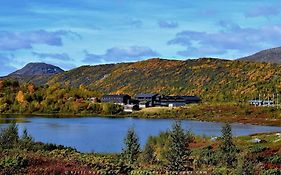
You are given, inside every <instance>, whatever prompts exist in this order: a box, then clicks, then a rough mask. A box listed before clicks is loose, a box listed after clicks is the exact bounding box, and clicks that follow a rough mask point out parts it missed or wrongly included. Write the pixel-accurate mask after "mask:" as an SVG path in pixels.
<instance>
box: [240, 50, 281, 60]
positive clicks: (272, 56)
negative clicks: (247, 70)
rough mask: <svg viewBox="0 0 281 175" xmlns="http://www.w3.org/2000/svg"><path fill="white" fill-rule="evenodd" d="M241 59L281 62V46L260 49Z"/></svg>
mask: <svg viewBox="0 0 281 175" xmlns="http://www.w3.org/2000/svg"><path fill="white" fill-rule="evenodd" d="M239 60H245V61H255V62H269V63H279V64H280V63H281V47H277V48H272V49H267V50H263V51H260V52H258V53H255V54H253V55H250V56H247V57H243V58H240V59H239Z"/></svg>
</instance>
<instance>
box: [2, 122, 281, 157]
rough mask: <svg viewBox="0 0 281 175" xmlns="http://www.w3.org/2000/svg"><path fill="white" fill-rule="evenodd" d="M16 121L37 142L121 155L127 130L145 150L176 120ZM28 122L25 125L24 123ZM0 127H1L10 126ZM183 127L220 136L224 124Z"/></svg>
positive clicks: (243, 131)
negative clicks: (134, 133) (146, 146)
mask: <svg viewBox="0 0 281 175" xmlns="http://www.w3.org/2000/svg"><path fill="white" fill-rule="evenodd" d="M6 120H7V121H16V122H19V123H18V127H19V130H20V132H22V130H23V129H24V128H27V130H28V132H29V133H30V134H31V135H32V136H33V137H34V138H35V140H36V141H41V142H45V143H56V144H62V145H65V146H71V147H75V148H76V149H77V150H79V151H81V152H92V151H94V152H100V153H102V152H103V153H113V152H120V151H121V150H122V147H123V140H124V136H125V135H126V132H127V130H128V128H130V127H134V128H135V130H136V132H137V134H138V136H139V139H140V142H141V145H142V146H143V145H144V144H145V142H146V139H147V138H148V137H149V136H150V135H157V134H159V133H160V132H161V131H166V130H168V129H169V128H171V125H172V123H173V121H174V120H173V119H135V118H102V117H83V118H45V117H26V118H24V119H22V118H16V119H15V118H14V119H12V118H9V119H6ZM22 121H25V122H22ZM7 125H8V124H7V123H0V127H5V126H7ZM182 125H183V127H184V128H185V129H186V130H192V132H193V133H195V134H196V135H206V136H219V135H220V130H221V127H222V125H223V123H219V122H201V121H191V120H183V122H182ZM232 129H233V135H235V136H241V135H249V134H254V133H259V132H270V131H281V127H272V126H257V125H249V124H232Z"/></svg>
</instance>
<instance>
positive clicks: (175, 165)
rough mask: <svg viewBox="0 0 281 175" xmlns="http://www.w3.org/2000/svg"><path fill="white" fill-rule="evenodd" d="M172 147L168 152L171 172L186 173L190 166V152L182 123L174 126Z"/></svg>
mask: <svg viewBox="0 0 281 175" xmlns="http://www.w3.org/2000/svg"><path fill="white" fill-rule="evenodd" d="M169 139H170V145H169V149H168V152H167V160H168V165H167V168H168V169H169V170H171V171H184V170H186V169H187V166H188V165H189V164H190V162H189V160H188V158H189V155H190V150H189V149H188V144H189V143H188V138H187V134H186V133H185V131H184V129H183V128H182V126H181V122H179V121H177V122H175V123H174V124H173V126H172V130H171V131H170V137H169Z"/></svg>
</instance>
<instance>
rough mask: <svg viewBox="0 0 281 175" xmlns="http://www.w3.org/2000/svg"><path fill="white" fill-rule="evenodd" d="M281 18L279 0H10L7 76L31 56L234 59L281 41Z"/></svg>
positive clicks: (75, 60)
mask: <svg viewBox="0 0 281 175" xmlns="http://www.w3.org/2000/svg"><path fill="white" fill-rule="evenodd" d="M280 19H281V5H280V2H279V0H267V1H261V0H259V1H258V0H235V1H228V0H212V1H210V0H198V1H187V0H173V1H170V0H153V1H151V0H150V1H149V0H138V1H137V0H134V1H133V0H106V1H104V0H59V1H58V0H40V1H38V0H21V1H18V0H9V1H4V2H1V6H0V76H2V75H6V74H8V73H10V72H12V71H14V70H16V69H18V68H21V67H22V66H24V65H25V64H27V63H29V62H46V63H50V64H55V65H58V66H60V67H62V68H63V69H65V70H68V69H71V68H74V67H77V66H81V65H88V64H90V65H96V64H104V63H116V62H128V61H136V60H143V59H148V58H152V57H161V58H170V59H189V58H198V57H219V58H227V59H235V58H239V57H242V56H246V55H249V54H252V53H254V52H256V51H259V50H262V49H267V48H271V47H278V46H281V21H280Z"/></svg>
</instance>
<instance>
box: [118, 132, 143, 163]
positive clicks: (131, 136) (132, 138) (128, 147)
mask: <svg viewBox="0 0 281 175" xmlns="http://www.w3.org/2000/svg"><path fill="white" fill-rule="evenodd" d="M124 143H125V148H124V149H123V151H122V158H123V159H124V161H125V162H126V163H128V164H133V163H135V162H136V161H137V159H138V157H139V154H140V144H139V139H138V137H137V135H136V133H135V130H134V128H130V129H129V130H128V132H127V135H126V138H125V139H124Z"/></svg>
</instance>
